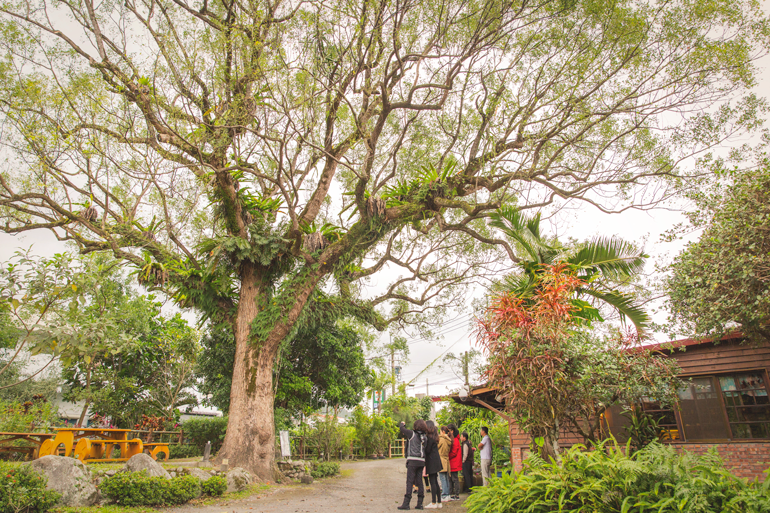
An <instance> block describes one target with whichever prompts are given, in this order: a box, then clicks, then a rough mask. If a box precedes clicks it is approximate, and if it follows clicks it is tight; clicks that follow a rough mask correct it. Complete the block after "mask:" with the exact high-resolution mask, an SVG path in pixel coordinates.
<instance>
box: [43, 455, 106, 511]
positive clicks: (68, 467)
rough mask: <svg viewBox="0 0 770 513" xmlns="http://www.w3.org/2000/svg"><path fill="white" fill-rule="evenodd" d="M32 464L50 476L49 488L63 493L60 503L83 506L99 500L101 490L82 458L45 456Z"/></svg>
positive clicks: (91, 504)
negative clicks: (97, 487) (98, 488)
mask: <svg viewBox="0 0 770 513" xmlns="http://www.w3.org/2000/svg"><path fill="white" fill-rule="evenodd" d="M30 465H31V466H32V469H33V470H35V471H36V472H38V473H39V474H42V475H44V476H46V477H47V478H48V486H47V488H48V489H49V490H56V491H57V492H59V493H60V494H61V500H60V501H59V503H60V504H62V505H64V506H69V507H75V508H78V507H81V508H82V507H86V506H93V505H94V504H96V503H98V502H99V490H97V489H96V485H95V484H94V483H93V481H92V479H91V472H90V471H89V470H88V468H87V467H86V466H85V465H84V464H83V463H82V462H81V461H80V460H76V459H75V458H64V457H62V456H43V457H42V458H39V459H37V460H35V461H33V462H32V463H30Z"/></svg>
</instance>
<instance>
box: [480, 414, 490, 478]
mask: <svg viewBox="0 0 770 513" xmlns="http://www.w3.org/2000/svg"><path fill="white" fill-rule="evenodd" d="M479 449H480V450H481V453H480V454H479V456H480V457H481V478H482V480H483V481H484V486H487V484H488V483H489V470H490V468H491V467H492V439H491V438H489V428H488V427H486V426H483V427H482V428H481V443H480V444H479Z"/></svg>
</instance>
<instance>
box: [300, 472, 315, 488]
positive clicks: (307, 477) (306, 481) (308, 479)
mask: <svg viewBox="0 0 770 513" xmlns="http://www.w3.org/2000/svg"><path fill="white" fill-rule="evenodd" d="M300 482H301V483H302V484H308V485H309V484H313V476H311V475H310V474H302V477H301V478H300Z"/></svg>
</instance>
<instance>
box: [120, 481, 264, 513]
mask: <svg viewBox="0 0 770 513" xmlns="http://www.w3.org/2000/svg"><path fill="white" fill-rule="evenodd" d="M272 488H273V486H272V485H268V484H260V483H254V484H252V485H250V486H249V487H248V488H246V489H245V490H241V491H240V492H232V493H225V494H224V495H222V496H221V497H201V498H199V499H195V500H192V501H190V502H189V503H188V504H190V505H201V506H211V505H214V504H227V503H228V502H230V501H237V500H241V499H248V498H249V497H251V496H252V495H261V494H263V493H267V492H269V491H270V490H271V489H272ZM127 513H128V512H127Z"/></svg>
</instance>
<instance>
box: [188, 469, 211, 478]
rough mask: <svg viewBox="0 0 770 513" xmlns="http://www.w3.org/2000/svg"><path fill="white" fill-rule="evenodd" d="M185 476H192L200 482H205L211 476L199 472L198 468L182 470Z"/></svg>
mask: <svg viewBox="0 0 770 513" xmlns="http://www.w3.org/2000/svg"><path fill="white" fill-rule="evenodd" d="M184 472H185V474H187V475H188V476H194V477H197V478H198V479H200V480H201V481H207V480H208V479H209V478H211V474H209V473H208V472H206V471H205V470H201V469H199V468H195V467H190V468H187V469H185V470H184Z"/></svg>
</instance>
